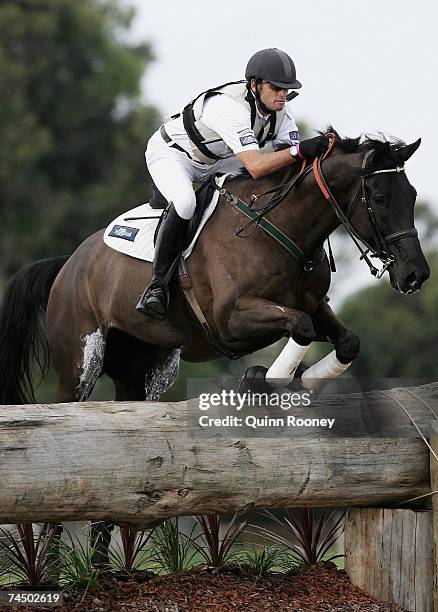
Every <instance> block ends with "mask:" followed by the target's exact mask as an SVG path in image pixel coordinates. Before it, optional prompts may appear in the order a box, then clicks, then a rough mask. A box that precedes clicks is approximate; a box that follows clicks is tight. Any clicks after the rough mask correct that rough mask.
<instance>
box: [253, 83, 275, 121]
mask: <svg viewBox="0 0 438 612" xmlns="http://www.w3.org/2000/svg"><path fill="white" fill-rule="evenodd" d="M255 81H256V86H255V91H253V90H252V88H251V86H249V87H248V89H249V91H250V92H251V94H252V95H253V96H254V98H255V99H256V103H257V106H258V108H259V110H260V112H262V113H263V114H264V115H271V114H272V113H273V112H275V111H271V110H269V108H267V107H266V106H265V105H264V104H263V102H262V101H261V98H260V90H259V85H261V83H262V79H256V80H255Z"/></svg>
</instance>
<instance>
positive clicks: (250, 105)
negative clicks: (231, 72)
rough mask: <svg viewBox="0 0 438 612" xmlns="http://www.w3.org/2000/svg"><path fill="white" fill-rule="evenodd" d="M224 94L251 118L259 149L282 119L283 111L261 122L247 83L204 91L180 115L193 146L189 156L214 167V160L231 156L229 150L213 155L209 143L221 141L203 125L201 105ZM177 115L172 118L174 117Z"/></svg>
mask: <svg viewBox="0 0 438 612" xmlns="http://www.w3.org/2000/svg"><path fill="white" fill-rule="evenodd" d="M216 95H224V96H229V97H230V98H232V99H233V100H235V101H236V102H238V103H239V104H242V105H243V106H244V107H245V108H246V109H247V110H248V113H250V115H251V128H252V130H253V131H254V134H255V136H256V138H257V140H258V143H259V146H260V147H263V145H264V144H265V143H266V142H268V141H272V140H274V139H275V137H276V136H277V133H278V129H279V127H280V125H281V123H282V121H283V119H284V116H285V114H286V111H285V110H284V109H283V110H281V111H277V112H276V111H273V112H271V113H270V114H269V121H268V123H267V124H265V122H263V121H262V116H261V115H260V113H259V112H258V111H257V106H256V99H255V97H254V95H253V93H252V92H251V91H249V90H248V89H247V86H246V81H236V82H232V83H226V84H225V85H219V86H218V87H215V88H213V89H208V90H207V91H203V92H202V93H201V94H199V96H197V97H196V98H195V99H194V100H192V102H190V103H189V104H187V106H186V107H185V108H184V110H183V112H182V116H183V123H184V129H185V131H186V132H187V135H188V137H189V139H190V142H191V145H192V154H193V156H194V157H195V158H196V159H198V160H199V161H201V162H203V163H205V164H214V163H215V162H216V161H217V160H219V159H223V158H226V157H230V156H231V155H233V152H232V151H231V149H229V154H228V153H227V154H226V155H224V156H222V157H219V156H218V155H216V154H214V153H213V152H212V151H211V150H210V149H209V148H208V144H209V143H212V142H218V141H219V140H222V139H221V137H220V136H219V134H217V133H216V132H214V131H213V130H211V129H210V128H208V127H207V126H206V125H205V124H204V123H203V122H202V113H203V108H204V102H205V100H207V99H208V98H209V97H211V96H216ZM177 116H178V115H174V116H173V117H172V119H173V118H176V117H177Z"/></svg>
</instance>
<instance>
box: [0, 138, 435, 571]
mask: <svg viewBox="0 0 438 612" xmlns="http://www.w3.org/2000/svg"><path fill="white" fill-rule="evenodd" d="M419 144H420V141H417V142H416V143H413V144H411V145H404V144H402V143H400V142H398V143H392V144H390V143H388V142H386V143H384V142H380V141H376V140H371V139H367V140H365V141H364V142H362V143H361V144H359V139H341V138H339V136H337V135H336V146H335V148H334V150H333V151H332V153H331V155H330V156H329V157H328V158H327V159H326V160H325V161H324V162H323V167H324V175H325V180H326V185H325V186H324V184H322V186H321V187H320V186H318V185H317V183H316V182H315V176H316V175H315V176H314V175H312V174H311V173H308V174H307V175H306V176H305V177H304V178H303V179H302V180H301V182H298V183H297V184H296V186H295V188H294V189H292V190H291V191H290V193H289V194H288V196H287V197H286V198H285V199H284V201H283V202H281V203H280V204H279V205H278V206H276V207H275V208H272V210H271V211H270V212H268V213H267V214H266V215H265V216H266V218H267V219H269V221H271V222H272V223H273V224H275V226H276V227H277V228H279V229H281V231H282V232H283V233H284V234H285V235H286V236H288V237H289V238H292V239H293V241H294V243H295V245H296V246H297V247H298V248H299V249H300V251H301V252H302V253H303V254H305V255H306V259H307V261H309V260H311V259H313V258H315V255H316V254H317V253H322V246H323V243H324V241H325V239H326V238H327V237H328V236H329V235H330V234H331V233H332V232H333V230H334V229H336V227H337V226H338V225H339V224H340V223H341V221H342V222H343V223H344V225H346V226H347V228H349V230H350V235H351V236H352V237H353V238H356V237H360V238H361V239H362V241H363V242H364V243H365V244H366V245H367V247H368V248H369V249H370V251H371V252H372V253H375V254H377V255H379V257H380V258H381V260H382V261H383V264H384V268H388V270H389V275H390V280H391V284H392V286H393V287H394V288H395V289H397V290H398V291H399V292H402V293H409V292H412V291H417V290H419V289H420V288H421V286H422V284H423V282H424V281H425V280H426V279H427V278H428V277H429V273H430V271H429V266H428V264H427V262H426V260H425V258H424V256H423V253H422V251H421V247H420V243H419V241H418V237H417V235H416V231H415V230H414V203H415V198H416V192H415V189H414V188H413V187H412V186H411V185H410V183H409V181H408V179H407V177H406V174H405V172H404V171H403V170H402V167H403V165H404V163H405V162H406V161H407V160H408V159H409V157H410V156H411V155H412V154H413V153H414V152H415V150H416V149H417V148H418V146H419ZM321 172H322V171H321ZM284 174H285V173H284V172H282V173H280V174H278V175H272V176H269V177H266V178H264V179H261V180H259V181H257V182H254V181H253V180H252V179H250V178H248V177H245V176H241V177H237V178H235V179H232V180H231V181H229V182H227V183H226V189H227V190H228V191H229V192H230V193H232V194H236V195H238V196H239V197H240V198H241V199H242V200H244V201H248V200H249V198H250V196H251V194H252V193H253V192H254V191H258V192H263V191H265V190H267V189H270V188H272V186H274V185H277V184H278V183H279V182H280V181H281V180H282V179H283V178H284V177H283V175H284ZM324 190H325V192H326V196H327V191H328V190H329V191H330V197H329V199H326V197H324ZM245 220H246V219H245V217H243V215H242V213H241V212H239V210H237V209H236V208H234V207H232V206H230V205H229V204H228V202H227V199H226V197H221V199H220V201H219V204H218V206H217V208H216V210H215V212H214V214H213V216H212V217H211V219H210V220H209V221H208V223H207V225H206V226H205V229H204V230H203V233H202V234H201V236H200V238H199V239H198V242H197V244H196V247H195V249H194V251H193V253H192V255H191V256H190V258H189V259H188V260H187V266H188V270H189V273H190V276H191V278H192V280H193V283H194V288H195V292H196V296H197V298H198V302H199V305H200V307H201V310H202V312H203V313H204V315H205V318H206V320H207V322H208V324H209V327H210V330H211V332H212V334H213V337H214V338H215V339H216V341H215V342H213V343H212V342H211V341H210V340H209V339H207V337H206V335H205V334H204V332H203V331H202V330H201V328H200V326H199V325H198V324H196V323H195V322H194V319H193V317H192V316H190V314H189V313H188V311H187V307H186V305H185V304H184V302H183V300H182V299H181V295H180V292H179V291H178V290H177V288H176V287H175V286H174V287H173V290H172V291H171V305H170V309H169V314H168V318H167V319H166V320H165V321H156V320H150V319H147V318H145V317H144V316H143V315H141V314H139V313H137V312H136V310H135V305H136V303H137V301H138V298H139V296H140V294H141V293H142V291H143V288H144V285H145V282H147V280H148V278H150V274H151V264H149V263H147V262H143V261H139V260H137V259H133V258H130V257H128V256H126V255H123V254H121V253H118V252H116V251H113V250H111V249H110V248H109V247H107V246H106V245H105V244H104V242H103V240H102V236H103V232H98V233H96V234H94V235H93V236H91V237H90V238H88V239H87V240H86V241H85V242H84V243H83V244H82V245H80V247H79V248H78V249H77V251H76V252H75V253H74V254H73V255H72V256H71V257H70V258H66V257H58V258H53V259H49V260H44V261H41V262H36V263H35V264H33V265H31V266H29V267H28V268H25V269H24V270H22V271H21V272H19V273H18V274H17V275H16V276H15V277H14V278H13V279H12V281H11V282H10V284H9V287H8V289H7V291H6V293H5V296H4V300H3V304H2V307H1V311H0V403H2V404H22V403H32V402H34V401H35V398H34V383H33V380H32V373H33V371H34V366H33V362H34V361H35V358H36V361H37V363H39V365H40V367H41V369H42V371H43V373H44V370H45V366H46V361H47V358H48V354H47V348H46V347H45V346H44V337H45V336H44V330H43V329H42V328H41V327H40V318H41V317H40V313H41V311H46V312H47V314H46V322H47V336H48V348H49V353H50V357H51V359H52V361H53V365H54V367H55V370H56V373H57V377H58V401H60V402H72V401H83V400H86V399H87V398H88V397H89V395H90V393H91V391H92V389H93V387H94V384H95V382H96V380H97V379H98V377H99V376H100V375H101V374H103V373H106V374H107V375H108V376H109V377H110V378H111V379H112V380H113V382H114V385H115V390H116V396H115V397H116V399H117V400H159V399H160V397H161V395H162V394H163V393H164V392H165V391H166V389H167V388H168V387H169V386H170V385H171V384H172V383H173V382H174V380H175V378H176V375H177V372H178V365H179V360H180V357H181V358H182V359H184V360H187V361H205V360H209V359H213V358H215V357H219V356H221V355H222V352H223V351H224V352H225V354H227V353H228V354H229V353H233V354H234V355H239V354H246V353H251V352H253V351H256V350H258V349H260V348H262V347H265V346H268V345H270V344H272V343H273V342H275V341H276V340H278V339H279V338H281V337H282V336H288V337H290V338H292V339H293V340H294V341H296V342H297V343H298V344H299V345H308V344H309V343H310V342H311V341H312V340H315V339H322V340H328V341H330V342H331V343H332V344H333V345H334V349H335V351H336V358H337V359H338V360H339V362H340V363H341V364H348V363H349V362H350V361H352V360H353V359H354V358H355V357H356V356H357V354H358V350H359V339H358V338H357V336H356V335H355V334H354V333H353V332H352V331H350V330H349V329H347V328H346V327H345V326H344V325H343V324H342V323H341V322H340V321H339V320H338V319H337V317H336V316H335V315H334V313H333V312H332V310H331V308H330V307H329V305H328V304H327V302H326V301H325V300H324V296H325V295H326V293H327V291H328V289H329V286H330V266H329V262H328V259H327V257H326V256H325V254H324V256H323V257H321V258H318V259H316V258H315V262H314V263H315V265H311V266H309V265H303V262H299V261H297V258H296V257H294V256H293V255H291V254H290V253H289V252H287V251H285V249H284V247H283V246H281V245H280V244H278V243H277V242H276V241H274V240H273V239H272V238H271V237H270V236H269V235H268V234H266V233H265V232H264V231H263V230H262V229H261V228H260V227H256V228H253V229H254V231H252V233H250V235H249V236H248V237H246V238H238V237H236V235H235V230H236V227H239V226H241V225H242V223H244V222H245ZM363 256H364V257H365V258H367V255H366V254H363ZM368 261H369V260H368ZM289 342H290V340H289ZM41 344H42V348H41ZM96 518H104V517H96ZM111 528H112V526H111V525H107V527H103V526H102V524H100V523H98V524H95V526H94V529H93V530H92V542H94V543H96V542H97V537H100V538H101V539H102V545H101V547H100V548H99V545H98V548H97V552H96V554H95V556H94V559H93V560H94V563H95V564H104V565H105V564H107V563H108V544H109V541H110V537H111V536H110V530H111Z"/></svg>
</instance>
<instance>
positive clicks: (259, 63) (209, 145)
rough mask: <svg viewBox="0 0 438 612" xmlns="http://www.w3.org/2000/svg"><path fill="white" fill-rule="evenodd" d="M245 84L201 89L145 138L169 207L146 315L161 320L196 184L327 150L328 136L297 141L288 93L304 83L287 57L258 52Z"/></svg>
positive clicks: (142, 304)
mask: <svg viewBox="0 0 438 612" xmlns="http://www.w3.org/2000/svg"><path fill="white" fill-rule="evenodd" d="M245 79H246V80H242V81H237V82H232V83H227V84H225V85H219V86H218V87H215V88H213V89H209V90H207V91H204V92H202V93H201V94H200V95H199V96H197V97H196V98H195V99H194V100H193V101H192V102H190V103H189V104H188V105H187V106H186V107H185V108H184V110H183V111H182V112H181V113H179V114H178V115H173V116H172V117H171V118H170V120H169V121H168V122H167V123H165V124H164V125H163V126H161V128H160V129H159V130H158V131H157V132H155V134H153V136H152V137H151V139H150V140H149V143H148V146H147V149H146V163H147V166H148V170H149V172H150V175H151V177H152V179H153V181H154V183H155V185H156V186H157V187H158V189H159V191H161V193H162V194H163V196H164V197H165V199H166V200H167V201H168V202H169V206H168V207H167V209H166V212H165V213H164V214H163V218H162V222H161V225H160V227H159V230H158V233H157V237H156V243H155V256H154V263H153V268H152V281H151V283H150V285H149V286H148V287H147V288H146V290H145V292H144V293H143V295H142V296H141V298H140V301H139V302H138V304H137V307H136V308H137V310H138V311H139V312H142V313H143V314H146V315H149V316H151V317H154V318H156V319H159V320H163V319H164V318H165V316H166V312H167V308H168V303H169V291H168V287H167V285H168V283H169V281H170V277H171V275H172V272H173V270H174V266H175V264H176V262H177V261H178V259H179V256H180V254H181V251H182V250H183V248H184V246H185V239H186V232H187V227H188V224H189V220H190V219H191V218H192V216H193V214H194V211H195V206H196V198H195V193H194V190H193V182H194V181H202V180H204V179H206V178H207V177H209V176H210V175H212V174H214V173H217V172H222V173H229V174H230V173H231V174H238V173H239V172H240V171H242V170H243V168H245V169H246V170H247V171H248V172H249V174H250V175H251V176H252V178H254V179H258V178H261V177H263V176H265V175H267V174H271V173H273V172H277V171H278V170H280V169H282V168H284V167H286V166H288V165H290V164H294V163H296V161H297V160H301V159H304V158H306V159H309V158H313V157H316V156H318V155H320V154H322V153H323V152H324V151H325V150H326V148H327V138H326V137H325V136H316V137H315V138H310V139H309V140H305V141H303V142H302V143H301V144H300V143H299V136H298V130H297V126H296V124H295V119H294V115H293V113H292V111H291V109H290V105H288V104H286V102H287V101H289V100H291V99H292V98H294V97H295V96H297V95H298V94H297V92H295V91H291V92H289V90H295V89H299V88H300V87H301V83H300V82H299V81H298V80H297V79H296V72H295V65H294V63H293V61H292V59H291V58H290V57H289V55H288V54H287V53H285V52H284V51H280V50H279V49H263V50H262V51H258V52H257V53H255V54H254V55H253V56H252V57H251V58H250V60H249V62H248V64H247V67H246V71H245ZM279 147H281V150H277V149H278V148H279ZM285 147H286V148H285Z"/></svg>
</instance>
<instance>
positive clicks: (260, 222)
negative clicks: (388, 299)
mask: <svg viewBox="0 0 438 612" xmlns="http://www.w3.org/2000/svg"><path fill="white" fill-rule="evenodd" d="M326 136H327V137H328V139H329V145H328V148H327V150H326V151H325V153H324V154H323V155H322V156H321V157H316V158H315V159H314V160H313V163H312V164H311V165H307V163H306V160H303V162H302V164H301V169H300V172H299V174H298V175H296V176H293V175H294V173H295V172H294V168H293V167H291V168H290V169H289V170H288V171H287V172H286V174H285V176H284V178H283V180H282V182H281V183H280V185H277V186H275V187H272V188H271V189H268V190H267V191H264V192H262V193H259V194H257V195H256V194H254V195H252V196H251V199H250V204H247V203H246V202H244V201H243V200H241V199H240V198H239V197H238V196H235V195H233V194H231V193H230V192H228V191H227V190H226V189H225V188H220V187H219V186H218V185H215V186H216V189H218V191H219V193H220V194H221V195H223V196H224V197H225V199H226V200H227V202H229V203H230V204H231V205H232V206H234V207H235V208H236V209H238V210H239V211H240V212H242V213H243V214H244V215H246V216H247V217H248V218H249V219H250V220H249V221H248V223H246V224H245V225H243V226H242V227H240V228H238V229H236V231H235V232H234V234H235V236H238V237H243V238H247V237H249V236H251V235H252V233H253V232H254V231H255V230H256V229H257V227H259V226H260V227H261V229H263V230H264V231H265V232H267V233H268V234H269V235H270V236H271V237H272V238H273V239H274V240H276V241H277V242H279V243H280V244H282V246H283V247H285V248H286V250H287V251H288V252H289V253H290V254H292V255H293V256H294V257H295V259H296V260H297V261H298V262H299V263H300V264H301V265H302V267H303V269H304V271H310V270H313V269H314V268H315V266H316V265H317V264H319V263H320V262H321V261H322V259H323V258H324V256H325V252H324V250H323V249H321V251H319V252H318V253H317V254H316V255H314V257H313V258H309V257H307V256H306V254H305V253H304V252H303V251H302V250H301V249H300V247H299V246H298V245H297V244H296V243H295V242H294V241H293V240H291V239H290V238H289V237H287V236H286V235H285V234H284V233H283V232H282V231H281V230H280V229H279V228H278V227H276V226H275V225H274V224H273V223H271V222H270V221H268V220H267V219H265V215H267V214H268V213H269V212H270V211H271V210H273V209H274V208H276V207H277V206H278V205H279V204H281V202H283V201H284V200H285V198H286V197H287V196H288V194H289V193H290V192H291V191H292V189H293V188H294V187H295V186H296V185H297V184H298V182H299V181H301V180H302V179H303V178H304V177H305V176H307V174H309V173H310V172H313V174H314V176H315V180H316V183H317V185H318V187H319V189H320V190H321V192H322V194H323V196H324V198H325V199H326V200H327V201H328V202H329V203H330V204H331V206H332V208H333V210H334V212H335V214H336V216H337V217H338V219H339V221H340V222H341V223H342V225H343V226H344V227H345V229H346V230H347V232H348V234H349V235H350V237H351V239H352V240H353V242H354V244H355V245H356V246H357V248H358V249H359V251H360V253H361V256H360V259H363V260H364V261H365V262H366V264H367V265H368V267H369V269H370V272H371V274H372V275H373V276H375V277H377V278H380V277H381V276H382V275H383V274H384V273H385V272H386V270H387V269H388V268H389V267H390V266H391V264H392V263H393V262H394V260H395V258H394V256H393V255H392V254H391V252H390V248H389V245H390V244H392V243H394V242H397V241H399V240H403V239H404V238H411V237H415V236H417V235H418V234H417V230H416V229H415V227H412V228H408V229H405V230H400V231H397V232H393V233H391V234H382V232H381V230H380V228H379V225H378V222H377V219H376V215H375V212H374V209H373V207H372V204H371V202H370V200H369V198H368V194H367V188H366V179H367V178H368V177H370V176H375V175H376V174H384V173H385V174H386V173H392V172H396V173H400V172H404V170H405V168H404V166H402V167H399V166H397V167H395V168H389V169H385V170H374V171H373V172H367V171H366V165H367V161H368V158H369V156H370V154H371V153H372V151H371V150H370V151H368V152H367V153H366V155H365V156H364V158H363V160H362V169H361V175H360V184H359V185H358V188H357V190H356V193H355V194H354V196H353V198H352V200H351V202H350V204H349V206H348V208H347V213H344V211H343V210H342V208H341V206H340V205H339V203H338V201H337V200H336V198H335V196H334V195H333V193H332V191H331V190H330V187H329V185H328V183H327V180H326V178H325V176H324V173H323V171H322V161H323V160H324V159H326V158H327V157H328V156H329V155H330V153H331V152H332V150H333V148H334V146H335V144H336V135H335V134H334V133H332V132H328V133H327V134H326ZM272 193H275V194H276V195H274V196H273V197H272V198H271V200H270V201H269V202H267V203H266V204H264V205H263V206H261V207H260V208H254V204H255V202H256V201H257V200H258V198H260V197H262V196H265V195H269V194H272ZM359 195H360V202H361V204H363V205H364V206H365V207H366V209H367V213H368V218H369V221H370V225H371V227H372V230H373V232H374V236H375V238H376V242H377V244H378V245H379V248H378V249H377V250H376V249H375V248H373V247H372V246H371V245H370V244H369V243H368V242H367V241H366V240H364V239H363V238H362V237H361V236H360V235H359V234H358V233H357V231H356V230H355V228H354V227H353V225H352V224H351V222H350V216H351V214H352V211H353V209H354V207H355V205H356V203H357V201H358V200H359V198H358V196H359ZM251 225H254V229H253V230H252V231H251V232H250V233H249V234H246V235H243V232H244V231H245V230H246V229H247V228H248V227H250V226H251ZM361 242H362V244H363V245H365V247H366V248H365V249H364V248H363V247H362V245H361V244H360V243H361ZM329 246H330V245H329ZM321 255H322V256H321ZM330 255H331V250H330ZM370 258H378V259H380V261H381V262H382V268H381V269H380V270H379V269H378V268H376V266H374V264H373V263H372V262H371V260H370ZM331 259H332V258H331ZM332 269H333V266H332Z"/></svg>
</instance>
